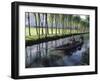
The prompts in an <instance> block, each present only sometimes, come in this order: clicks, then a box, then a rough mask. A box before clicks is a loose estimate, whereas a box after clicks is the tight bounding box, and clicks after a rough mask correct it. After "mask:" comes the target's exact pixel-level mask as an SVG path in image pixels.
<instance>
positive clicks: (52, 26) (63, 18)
mask: <svg viewBox="0 0 100 81" xmlns="http://www.w3.org/2000/svg"><path fill="white" fill-rule="evenodd" d="M30 14H33V19H34V21H33V22H32V23H33V25H34V28H36V29H35V30H36V34H37V36H38V37H39V38H40V36H45V37H47V36H50V35H66V34H68V33H69V34H72V33H80V32H88V31H89V16H86V18H85V19H82V18H81V16H80V15H73V14H54V13H31V12H27V15H26V18H27V20H28V27H29V29H28V30H29V36H31V32H34V31H31V23H30V18H31V17H32V15H30Z"/></svg>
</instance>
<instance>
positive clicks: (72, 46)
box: [55, 41, 83, 52]
mask: <svg viewBox="0 0 100 81" xmlns="http://www.w3.org/2000/svg"><path fill="white" fill-rule="evenodd" d="M82 45H83V41H81V42H80V41H75V42H73V43H68V44H65V45H62V46H59V47H56V48H55V50H61V51H65V52H73V51H75V50H76V49H80V48H81V47H82Z"/></svg>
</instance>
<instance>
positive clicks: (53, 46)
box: [25, 34, 89, 68]
mask: <svg viewBox="0 0 100 81" xmlns="http://www.w3.org/2000/svg"><path fill="white" fill-rule="evenodd" d="M74 38H75V40H76V41H80V35H76V36H74ZM83 38H84V42H80V43H79V42H78V43H72V44H70V45H69V43H70V42H71V41H69V40H70V39H71V37H67V38H63V39H58V40H54V41H49V42H44V43H40V44H36V45H33V46H27V47H26V57H25V63H26V68H34V67H57V66H77V65H89V35H88V34H85V35H83Z"/></svg>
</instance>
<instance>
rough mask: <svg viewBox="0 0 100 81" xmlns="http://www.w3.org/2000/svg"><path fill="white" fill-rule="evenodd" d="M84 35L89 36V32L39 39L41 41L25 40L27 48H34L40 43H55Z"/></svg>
mask: <svg viewBox="0 0 100 81" xmlns="http://www.w3.org/2000/svg"><path fill="white" fill-rule="evenodd" d="M83 34H89V32H86V33H75V34H67V35H62V36H52V37H44V38H39V39H36V40H25V45H26V46H32V45H34V44H39V43H42V42H48V41H53V40H57V39H60V38H65V37H70V36H75V35H83Z"/></svg>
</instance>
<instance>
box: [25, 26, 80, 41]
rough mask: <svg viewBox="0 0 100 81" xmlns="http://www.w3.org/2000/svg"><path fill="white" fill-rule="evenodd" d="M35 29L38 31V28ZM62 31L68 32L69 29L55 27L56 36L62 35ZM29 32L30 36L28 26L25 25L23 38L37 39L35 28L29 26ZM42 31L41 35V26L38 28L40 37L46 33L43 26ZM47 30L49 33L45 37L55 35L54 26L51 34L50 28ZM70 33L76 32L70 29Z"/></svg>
mask: <svg viewBox="0 0 100 81" xmlns="http://www.w3.org/2000/svg"><path fill="white" fill-rule="evenodd" d="M37 30H38V31H39V29H37ZM59 31H60V32H61V33H60V34H59ZM62 31H63V34H70V30H68V29H66V30H65V29H64V30H63V29H57V35H58V36H61V35H63V34H62ZM30 32H31V36H30V35H29V28H28V27H26V29H25V40H37V39H38V38H39V37H38V35H37V32H36V28H34V27H31V28H30ZM43 32H44V35H42V28H40V38H44V37H45V33H46V31H45V28H43ZM48 32H49V34H48V35H47V37H53V36H55V35H56V29H55V28H53V34H52V29H51V28H49V29H48ZM78 32H79V31H78ZM71 33H77V31H76V30H71Z"/></svg>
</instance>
